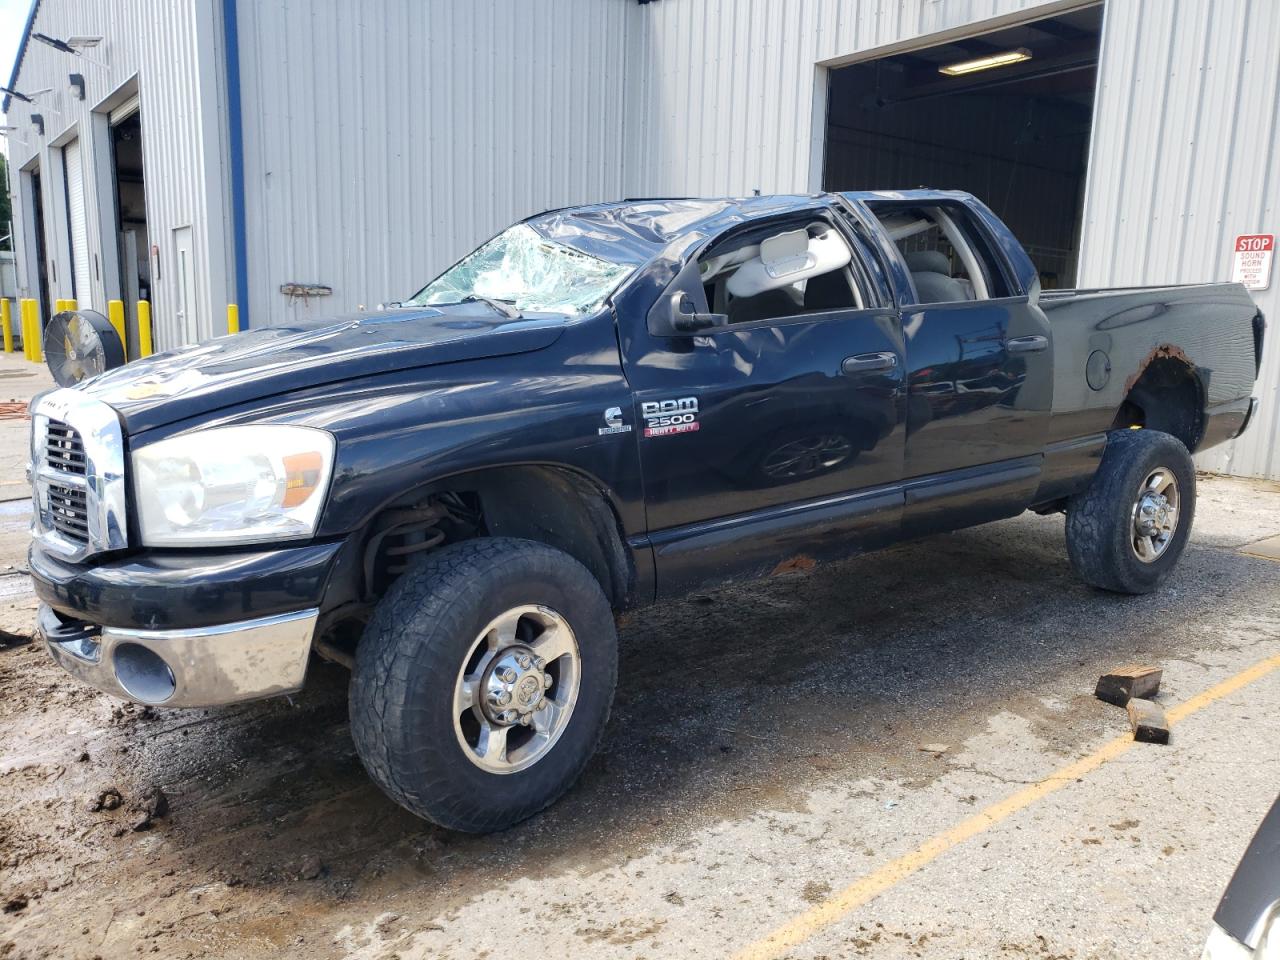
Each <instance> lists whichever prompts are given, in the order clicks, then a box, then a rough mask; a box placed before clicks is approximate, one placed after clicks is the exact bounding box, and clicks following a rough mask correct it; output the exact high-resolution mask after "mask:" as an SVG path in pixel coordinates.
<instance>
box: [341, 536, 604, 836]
mask: <svg viewBox="0 0 1280 960" xmlns="http://www.w3.org/2000/svg"><path fill="white" fill-rule="evenodd" d="M617 664H618V651H617V635H616V631H615V628H614V622H613V613H612V611H611V610H610V608H609V603H608V601H607V600H606V599H605V596H604V593H603V591H602V590H601V589H600V585H599V583H597V582H596V580H595V578H594V577H593V576H592V575H591V574H590V573H589V572H588V571H587V569H586V568H585V567H583V566H582V564H580V563H578V562H577V561H576V560H574V559H573V558H572V557H570V556H568V555H567V554H565V553H562V552H561V551H559V550H555V549H553V548H551V547H549V546H546V545H545V544H541V543H535V542H533V541H529V540H515V539H509V538H485V539H478V540H468V541H465V542H463V543H458V544H454V545H451V546H448V547H445V548H443V549H441V550H439V551H438V552H436V553H434V554H432V555H430V556H429V557H427V558H426V559H424V560H423V561H422V562H421V563H419V564H418V565H416V566H414V567H413V568H411V569H410V570H409V571H408V572H407V573H405V574H404V575H403V576H401V577H400V579H398V580H397V581H396V582H395V583H394V584H393V585H392V587H391V589H390V590H389V591H388V592H387V595H386V596H385V597H384V598H383V599H382V601H381V602H380V603H379V604H378V607H377V609H376V610H375V612H374V616H373V619H372V620H371V621H370V622H369V625H368V627H367V628H366V629H365V632H364V636H363V637H362V639H361V641H360V645H359V647H358V649H357V650H356V663H355V669H354V670H353V672H352V678H351V690H350V708H351V734H352V738H353V739H354V741H355V745H356V751H357V753H358V754H359V755H360V759H361V761H363V763H364V765H365V769H366V770H368V772H369V775H370V777H372V778H373V780H374V782H376V783H377V784H378V786H379V787H381V788H382V789H383V791H385V792H386V793H387V795H388V796H390V797H391V798H392V799H393V800H395V801H396V802H397V803H399V804H400V805H401V806H403V807H405V808H406V809H408V810H410V811H411V812H413V813H415V814H417V815H418V816H420V817H424V818H426V819H428V820H431V821H432V822H434V823H437V824H439V825H440V826H442V827H447V828H448V829H451V830H460V831H464V832H468V833H484V832H488V831H492V830H501V829H504V828H506V827H509V826H511V825H512V824H515V823H518V822H519V821H521V820H523V819H525V818H526V817H529V816H532V815H533V814H535V813H537V812H538V811H539V810H542V809H543V808H545V807H547V806H548V805H549V804H551V803H552V802H554V801H555V800H556V799H558V798H559V797H560V795H561V794H563V793H564V792H565V791H566V790H567V789H568V788H569V787H570V786H571V785H572V784H573V783H574V781H575V780H577V778H578V776H579V775H580V774H581V773H582V770H583V768H584V767H585V766H586V764H587V761H588V760H589V759H590V758H591V755H592V754H593V753H594V752H595V749H596V747H597V745H598V744H599V742H600V738H601V736H602V735H603V733H604V727H605V723H606V721H607V720H608V718H609V708H610V705H611V703H612V701H613V690H614V685H615V682H616V679H617Z"/></svg>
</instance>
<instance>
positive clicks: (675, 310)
mask: <svg viewBox="0 0 1280 960" xmlns="http://www.w3.org/2000/svg"><path fill="white" fill-rule="evenodd" d="M668 302H669V304H670V307H671V312H670V323H671V329H672V330H673V331H675V332H676V333H697V332H698V331H700V330H709V329H711V328H712V327H723V326H727V325H728V323H729V317H728V316H727V315H725V314H723V313H698V312H696V311H697V308H696V307H695V306H694V303H693V298H692V297H690V296H689V295H688V294H687V293H673V294H671V296H670V298H669V301H668Z"/></svg>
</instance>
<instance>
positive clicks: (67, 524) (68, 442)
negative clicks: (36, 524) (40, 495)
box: [44, 420, 89, 544]
mask: <svg viewBox="0 0 1280 960" xmlns="http://www.w3.org/2000/svg"><path fill="white" fill-rule="evenodd" d="M44 458H45V464H46V465H47V466H48V467H49V469H50V470H53V471H57V472H58V473H60V474H65V475H67V477H68V478H70V477H84V476H85V475H86V474H87V472H88V468H87V466H86V464H85V459H84V441H82V440H81V439H80V434H79V433H78V432H77V431H76V429H75V427H72V426H68V425H67V424H65V423H59V422H58V421H57V420H50V421H49V422H48V424H47V426H46V427H45V444H44ZM47 496H48V505H49V520H50V522H51V523H52V524H53V528H54V529H55V530H57V531H58V532H59V533H61V534H62V535H63V536H64V537H66V538H67V539H68V540H73V541H75V542H76V543H81V544H87V543H88V542H89V496H88V492H87V491H86V490H85V488H84V487H81V486H73V485H71V484H70V483H57V482H54V481H53V480H50V481H49V482H48V486H47Z"/></svg>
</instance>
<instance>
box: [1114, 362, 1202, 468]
mask: <svg viewBox="0 0 1280 960" xmlns="http://www.w3.org/2000/svg"><path fill="white" fill-rule="evenodd" d="M1206 398H1207V390H1206V387H1205V383H1204V381H1203V379H1202V376H1201V371H1200V369H1199V368H1198V367H1197V366H1196V365H1195V364H1194V363H1192V362H1191V360H1190V358H1189V357H1188V356H1187V355H1186V353H1185V352H1184V351H1183V350H1182V349H1181V348H1179V347H1176V346H1172V345H1169V344H1162V345H1161V346H1159V347H1157V348H1156V349H1154V350H1152V351H1151V353H1149V354H1148V355H1147V356H1146V358H1145V359H1144V360H1143V362H1142V364H1141V365H1140V366H1139V367H1138V369H1137V371H1136V372H1135V373H1134V374H1133V376H1131V377H1130V378H1129V379H1128V381H1127V382H1126V384H1125V396H1124V400H1123V401H1122V402H1121V404H1120V408H1119V409H1118V410H1117V411H1116V415H1115V419H1114V420H1113V421H1112V424H1111V429H1113V430H1119V429H1125V428H1126V427H1145V428H1147V429H1149V430H1159V431H1161V432H1163V433H1167V434H1170V435H1171V436H1174V437H1177V438H1178V439H1179V440H1181V441H1182V443H1183V445H1185V446H1186V448H1187V449H1188V450H1190V451H1191V452H1193V453H1194V452H1195V451H1196V449H1197V448H1198V447H1199V446H1200V444H1201V442H1202V441H1203V440H1204V435H1205V428H1206V425H1207V416H1206V410H1207V406H1208V402H1207V399H1206Z"/></svg>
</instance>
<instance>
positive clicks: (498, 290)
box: [404, 223, 635, 316]
mask: <svg viewBox="0 0 1280 960" xmlns="http://www.w3.org/2000/svg"><path fill="white" fill-rule="evenodd" d="M634 269H635V268H634V267H633V266H631V265H630V264H625V263H610V262H608V261H607V260H599V259H597V258H596V257H591V256H588V255H587V254H585V253H580V252H579V251H577V250H574V249H573V248H571V247H566V246H564V245H563V244H560V243H556V242H554V241H552V240H547V239H546V238H544V237H542V236H540V235H539V234H538V232H537V231H535V230H534V229H533V228H532V227H529V226H527V225H526V224H523V223H518V224H516V225H515V226H514V227H511V228H510V229H509V230H505V231H503V232H502V233H500V234H498V235H497V236H496V237H494V238H493V239H492V240H490V241H489V242H488V243H486V244H485V245H484V246H482V247H480V248H479V249H478V250H476V251H475V252H474V253H471V254H470V255H468V256H467V257H465V258H463V259H462V260H460V261H459V262H458V263H457V264H455V265H454V266H452V267H450V268H449V269H448V270H446V271H445V272H444V273H442V274H440V276H438V277H436V278H435V279H434V280H432V281H431V282H430V283H428V284H427V285H426V286H425V287H423V288H422V289H421V290H419V291H418V292H417V293H416V294H414V296H413V298H412V299H411V300H406V301H404V305H405V306H410V307H422V306H430V305H434V304H441V303H461V302H462V301H464V300H467V299H468V298H475V299H488V300H500V301H506V302H509V303H511V304H514V306H515V308H516V309H517V310H521V311H525V310H531V311H534V312H536V313H563V314H568V315H569V316H584V315H586V314H588V313H592V312H594V311H595V310H597V309H599V308H600V306H601V304H603V303H604V301H605V298H606V297H608V296H609V294H611V293H613V291H614V290H616V289H617V288H618V285H619V284H620V283H622V281H623V280H625V279H626V278H627V276H628V275H629V274H630V273H631V272H632V270H634Z"/></svg>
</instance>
